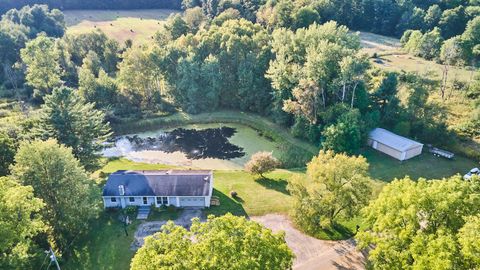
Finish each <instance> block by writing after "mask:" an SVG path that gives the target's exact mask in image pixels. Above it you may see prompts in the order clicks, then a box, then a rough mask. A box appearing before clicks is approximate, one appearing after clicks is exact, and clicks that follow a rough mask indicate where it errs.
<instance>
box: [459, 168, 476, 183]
mask: <svg viewBox="0 0 480 270" xmlns="http://www.w3.org/2000/svg"><path fill="white" fill-rule="evenodd" d="M474 175H478V176H479V177H480V169H478V168H473V169H471V170H470V171H469V172H468V173H467V174H465V175H464V176H463V179H464V180H470V179H471V178H472V176H474Z"/></svg>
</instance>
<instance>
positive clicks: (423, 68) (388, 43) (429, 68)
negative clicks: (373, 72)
mask: <svg viewBox="0 0 480 270" xmlns="http://www.w3.org/2000/svg"><path fill="white" fill-rule="evenodd" d="M359 36H360V40H361V45H362V47H363V49H362V51H364V52H365V53H367V54H368V55H373V54H374V53H377V55H378V59H379V60H381V63H377V62H374V61H373V60H372V63H373V64H374V66H377V67H379V68H382V69H386V70H392V71H407V72H417V73H419V74H430V76H434V78H437V79H440V78H441V76H442V72H443V66H442V65H440V64H437V63H435V62H434V61H427V60H425V59H422V58H419V57H415V56H412V55H410V54H407V53H405V52H403V51H402V48H401V45H400V40H399V39H396V38H392V37H386V36H381V35H377V34H373V33H368V32H359ZM472 70H473V69H471V70H468V69H467V68H460V67H450V75H449V77H450V79H449V81H453V80H455V79H457V80H461V81H465V82H468V81H470V80H471V79H472V78H473V74H474V73H473V72H472Z"/></svg>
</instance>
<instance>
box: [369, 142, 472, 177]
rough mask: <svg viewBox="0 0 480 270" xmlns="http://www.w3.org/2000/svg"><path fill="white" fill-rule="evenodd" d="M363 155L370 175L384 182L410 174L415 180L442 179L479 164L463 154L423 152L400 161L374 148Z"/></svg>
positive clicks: (463, 172)
mask: <svg viewBox="0 0 480 270" xmlns="http://www.w3.org/2000/svg"><path fill="white" fill-rule="evenodd" d="M424 151H425V150H424ZM362 155H363V156H365V157H366V158H367V160H368V163H369V164H370V175H371V176H372V177H373V178H375V179H378V180H381V181H384V182H390V181H392V180H393V179H395V178H403V177H405V176H410V177H411V178H412V179H414V180H416V179H418V178H420V177H423V178H426V179H442V178H446V177H450V176H453V175H456V174H460V175H464V174H465V173H466V172H468V171H469V170H470V169H471V168H473V167H476V166H478V164H477V163H475V162H474V161H472V160H469V159H467V158H464V157H461V156H456V157H455V158H454V159H453V160H448V159H445V158H441V157H435V156H434V155H432V154H430V153H423V154H422V155H420V156H417V157H414V158H412V159H409V160H407V161H398V160H396V159H394V158H392V157H390V156H387V155H385V154H383V153H380V152H378V151H376V150H373V149H365V150H364V151H363V152H362Z"/></svg>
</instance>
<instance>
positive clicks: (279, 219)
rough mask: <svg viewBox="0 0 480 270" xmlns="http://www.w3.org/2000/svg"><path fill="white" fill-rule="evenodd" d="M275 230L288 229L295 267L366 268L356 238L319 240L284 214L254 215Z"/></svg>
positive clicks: (325, 269)
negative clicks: (303, 231)
mask: <svg viewBox="0 0 480 270" xmlns="http://www.w3.org/2000/svg"><path fill="white" fill-rule="evenodd" d="M251 219H252V220H254V221H256V222H258V223H260V224H263V225H264V226H265V227H267V228H270V229H271V230H272V231H274V232H278V231H285V239H286V241H287V245H288V246H289V247H290V248H291V249H292V250H293V252H294V253H295V256H296V258H295V261H294V263H293V269H295V270H315V269H321V270H328V269H365V257H364V256H363V254H362V253H361V252H359V251H357V250H356V249H355V246H356V244H355V241H354V240H344V241H325V240H319V239H316V238H313V237H310V236H308V235H305V234H304V233H302V232H300V231H299V230H297V229H295V228H294V226H293V224H292V222H291V221H290V220H289V219H288V218H287V217H286V216H283V215H277V214H268V215H265V216H259V217H251Z"/></svg>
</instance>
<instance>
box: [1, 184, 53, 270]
mask: <svg viewBox="0 0 480 270" xmlns="http://www.w3.org/2000/svg"><path fill="white" fill-rule="evenodd" d="M33 194H34V193H33V188H32V187H31V186H22V185H20V184H18V183H17V182H16V181H14V180H12V179H10V178H8V177H0V268H3V269H27V268H34V267H33V266H34V265H35V263H38V261H37V260H36V258H38V253H40V252H41V250H40V249H39V248H38V246H37V244H36V243H35V238H36V237H37V236H38V235H39V234H41V233H44V232H45V231H46V230H47V226H46V224H45V223H44V222H43V221H42V217H41V215H40V212H41V210H42V209H43V207H44V203H43V202H42V200H41V199H38V198H35V197H34V195H33Z"/></svg>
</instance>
